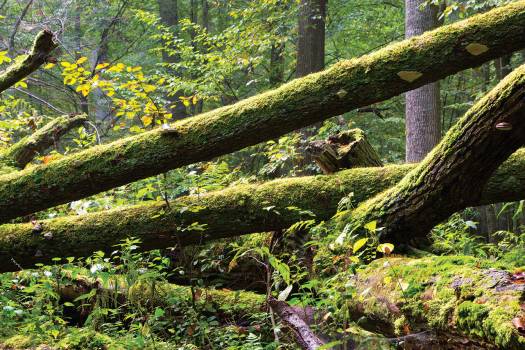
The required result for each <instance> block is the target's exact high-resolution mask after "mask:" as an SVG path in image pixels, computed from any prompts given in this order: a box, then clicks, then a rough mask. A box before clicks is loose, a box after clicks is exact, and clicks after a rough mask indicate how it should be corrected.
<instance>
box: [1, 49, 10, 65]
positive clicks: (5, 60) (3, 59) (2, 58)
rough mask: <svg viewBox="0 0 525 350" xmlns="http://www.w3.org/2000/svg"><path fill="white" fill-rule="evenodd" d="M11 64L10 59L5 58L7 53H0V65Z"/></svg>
mask: <svg viewBox="0 0 525 350" xmlns="http://www.w3.org/2000/svg"><path fill="white" fill-rule="evenodd" d="M4 62H5V63H9V62H11V58H10V57H8V56H7V51H0V64H2V63H4Z"/></svg>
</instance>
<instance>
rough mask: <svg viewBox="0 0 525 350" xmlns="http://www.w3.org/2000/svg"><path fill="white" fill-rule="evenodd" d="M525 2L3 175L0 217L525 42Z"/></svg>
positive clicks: (212, 151) (201, 154)
mask: <svg viewBox="0 0 525 350" xmlns="http://www.w3.org/2000/svg"><path fill="white" fill-rule="evenodd" d="M524 24H525V1H519V2H516V3H513V4H510V5H507V6H505V7H501V8H498V9H495V10H492V11H490V12H488V13H486V14H482V15H477V16H474V17H471V18H469V19H467V20H465V21H462V22H458V23H455V24H452V25H449V26H445V27H442V28H440V29H437V30H435V31H432V32H429V33H426V34H423V35H422V36H419V37H415V38H411V39H409V40H405V41H402V42H400V43H396V44H393V45H390V46H388V47H386V48H384V49H381V50H379V51H377V52H375V53H372V54H370V55H366V56H364V57H361V58H359V59H354V60H350V61H343V62H340V63H338V64H336V65H334V66H332V67H331V68H329V69H327V70H325V71H323V72H320V73H316V74H312V75H309V76H306V77H304V78H301V79H297V80H294V81H292V82H290V83H288V84H285V85H283V86H282V87H280V88H278V89H276V90H271V91H269V92H266V93H264V94H261V95H258V96H255V97H252V98H249V99H247V100H244V101H241V102H239V103H237V104H235V105H232V106H227V107H223V108H220V109H218V110H215V111H211V112H208V113H204V114H202V115H200V116H197V117H194V118H188V119H185V120H182V121H178V122H176V123H175V124H174V125H172V127H171V128H170V129H168V130H165V129H162V130H161V129H158V130H153V131H150V132H146V133H143V134H141V135H138V136H134V137H129V138H125V139H123V140H120V141H117V142H114V143H110V144H107V145H102V146H97V147H94V148H93V149H90V150H86V151H83V152H79V153H77V154H75V155H71V156H68V157H64V158H63V159H61V160H57V161H55V162H53V163H51V164H48V165H46V166H40V167H35V168H32V169H29V170H25V171H23V172H21V173H15V174H11V175H9V176H7V175H6V176H4V177H1V178H0V222H6V221H8V220H10V219H13V218H16V217H18V216H22V215H27V214H31V213H34V212H36V211H39V210H42V209H46V208H49V207H52V206H54V205H58V204H61V203H66V202H69V201H72V200H77V199H80V198H83V197H86V196H89V195H92V194H96V193H99V192H102V191H105V190H108V189H111V188H114V187H116V186H120V185H123V184H126V183H130V182H132V181H135V180H138V179H142V178H146V177H149V176H152V175H156V174H159V173H163V172H165V171H167V170H170V169H174V168H177V167H180V166H184V165H187V164H191V163H195V162H198V161H204V160H209V159H212V158H213V157H216V156H219V155H223V154H226V153H231V152H233V151H237V150H240V149H242V148H244V147H246V146H250V145H253V144H256V143H259V142H261V141H265V140H268V139H272V138H275V137H278V136H280V135H283V134H285V133H287V132H289V131H292V130H295V129H298V128H301V127H304V126H307V125H310V124H313V123H315V122H318V121H321V120H324V119H327V118H329V117H332V116H335V115H339V114H341V113H343V112H347V111H349V110H352V109H354V108H359V107H363V106H367V105H370V104H373V103H375V102H378V101H382V100H385V99H388V98H390V97H393V96H395V95H398V94H400V93H403V92H406V91H408V90H412V89H414V88H417V87H420V86H422V85H425V84H427V83H429V82H432V81H436V80H439V79H441V78H443V77H446V76H448V75H450V74H454V73H456V72H458V71H461V70H463V69H466V68H469V67H474V66H477V65H480V64H481V63H483V62H486V61H488V60H491V59H494V58H495V57H499V56H501V55H503V54H507V53H509V52H512V51H516V50H519V49H522V48H523V47H525V42H524V41H523V40H521V39H522V38H523V37H524V36H525V25H524Z"/></svg>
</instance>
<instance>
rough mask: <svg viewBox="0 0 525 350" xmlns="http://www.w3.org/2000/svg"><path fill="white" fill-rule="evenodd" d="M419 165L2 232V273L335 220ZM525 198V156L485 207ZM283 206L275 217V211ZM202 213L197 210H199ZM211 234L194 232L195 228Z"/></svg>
mask: <svg viewBox="0 0 525 350" xmlns="http://www.w3.org/2000/svg"><path fill="white" fill-rule="evenodd" d="M415 167H416V165H415V164H410V165H390V166H385V167H375V168H357V169H351V170H345V171H342V172H339V173H337V174H335V175H320V176H311V177H300V178H291V179H280V180H274V181H271V182H267V183H262V184H251V185H238V186H234V187H231V188H227V189H225V190H222V191H216V192H210V193H208V194H205V195H200V196H188V197H182V198H178V199H177V202H176V203H171V205H170V208H167V207H166V203H164V202H152V203H146V204H142V205H137V206H132V207H127V208H126V207H125V208H119V209H114V210H110V211H106V212H102V213H91V214H86V215H82V216H70V217H63V218H57V219H51V220H44V221H41V222H40V225H39V226H37V227H35V226H34V225H33V224H31V223H26V224H5V225H2V226H0V271H13V270H17V269H18V266H17V265H16V264H15V263H13V261H12V260H11V259H14V260H15V261H16V262H18V263H19V264H21V265H22V266H30V265H31V264H33V263H35V262H49V261H50V259H51V258H53V257H59V256H60V257H64V256H87V255H90V254H91V253H93V252H94V251H97V250H107V249H109V250H111V249H112V248H111V247H113V246H114V245H115V244H118V243H119V242H120V240H122V239H124V238H126V237H130V236H135V237H138V238H140V239H141V240H142V241H143V242H144V248H145V249H153V248H165V247H171V246H175V245H189V244H197V243H201V242H206V241H209V240H214V239H220V238H225V237H233V236H239V235H243V234H248V233H253V232H265V231H279V230H283V229H286V228H288V227H289V226H291V225H292V224H294V223H296V222H298V221H301V220H305V219H310V217H309V216H306V217H305V216H303V215H301V212H300V211H299V210H290V209H287V208H289V207H297V208H300V209H301V210H309V211H311V212H313V213H314V214H315V215H316V219H317V220H319V221H321V220H328V219H330V218H331V217H332V216H333V215H334V214H335V212H336V210H337V204H338V203H339V201H340V199H341V198H342V197H343V196H345V195H347V194H348V193H354V195H353V197H352V200H353V205H358V204H359V202H362V201H365V200H366V199H369V198H371V197H373V196H374V195H377V194H379V193H381V192H383V191H384V190H386V189H388V188H390V187H391V186H394V185H395V184H397V183H398V182H399V181H400V180H401V179H402V178H403V176H405V175H406V173H407V172H409V171H410V170H412V169H414V168H415ZM524 193H525V150H519V151H517V152H516V153H515V154H513V155H512V156H511V157H510V158H509V159H508V160H507V161H505V162H504V163H503V164H502V165H501V166H500V167H499V168H498V170H497V171H496V172H495V174H494V175H493V176H492V177H491V178H490V180H489V181H488V183H487V184H486V185H485V186H484V188H483V192H482V195H481V198H479V201H478V202H477V203H476V204H477V205H482V204H488V203H497V202H503V201H516V200H520V199H523V198H524ZM268 206H275V208H274V210H270V211H269V210H267V207H268ZM193 209H194V210H193ZM197 222H198V223H200V224H203V225H206V226H204V227H203V231H197V230H193V231H192V230H188V227H189V226H190V225H191V224H192V223H197Z"/></svg>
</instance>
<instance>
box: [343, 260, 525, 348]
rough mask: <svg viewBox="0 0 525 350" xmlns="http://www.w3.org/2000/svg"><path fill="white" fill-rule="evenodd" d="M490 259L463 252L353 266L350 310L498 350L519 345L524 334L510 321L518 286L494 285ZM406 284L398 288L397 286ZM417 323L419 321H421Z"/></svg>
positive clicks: (398, 327)
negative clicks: (353, 293)
mask: <svg viewBox="0 0 525 350" xmlns="http://www.w3.org/2000/svg"><path fill="white" fill-rule="evenodd" d="M496 265H497V264H495V263H494V262H493V261H490V260H483V259H476V258H473V257H465V256H442V257H440V256H432V257H425V258H421V259H409V258H399V257H391V258H388V259H379V260H377V261H374V262H373V263H371V264H370V265H368V266H366V267H364V268H363V269H361V270H359V271H358V275H357V278H356V280H355V285H356V288H357V290H358V293H361V292H362V291H364V290H367V293H366V294H360V298H355V299H352V300H351V301H350V304H351V305H352V306H351V308H352V310H351V312H358V314H366V315H367V317H373V318H375V319H377V320H381V321H383V322H385V323H386V324H390V325H392V328H393V329H394V330H396V331H400V330H401V326H402V323H403V321H404V320H409V322H410V326H411V329H412V331H414V332H416V331H418V330H423V329H437V330H444V331H447V332H451V331H452V332H454V331H457V332H458V333H460V334H464V335H466V336H469V337H473V338H476V339H480V340H482V341H485V342H487V343H490V344H494V345H495V346H497V347H498V348H501V349H521V348H523V347H525V337H523V336H522V335H520V334H519V333H518V332H517V330H516V329H515V328H514V326H513V325H512V319H513V318H515V317H518V316H520V315H523V311H522V310H521V307H520V304H521V298H522V293H521V292H520V291H519V289H515V288H512V285H511V284H510V282H507V283H508V286H509V288H496V287H495V285H496V282H495V281H499V278H500V277H499V276H502V274H503V276H504V275H505V273H504V272H498V271H496V270H493V268H494V266H496ZM400 284H403V285H404V286H406V289H405V293H402V292H401V290H400V287H399V285H400ZM422 325H423V326H422Z"/></svg>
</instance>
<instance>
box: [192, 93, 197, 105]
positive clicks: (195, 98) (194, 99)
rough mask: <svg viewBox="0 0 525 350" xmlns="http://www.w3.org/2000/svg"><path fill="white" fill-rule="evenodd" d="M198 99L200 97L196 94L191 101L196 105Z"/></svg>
mask: <svg viewBox="0 0 525 350" xmlns="http://www.w3.org/2000/svg"><path fill="white" fill-rule="evenodd" d="M198 101H199V99H198V98H197V95H194V96H193V98H192V100H191V102H192V103H193V104H194V105H196V104H197V102H198Z"/></svg>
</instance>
